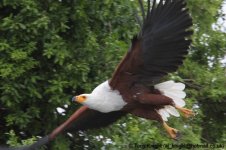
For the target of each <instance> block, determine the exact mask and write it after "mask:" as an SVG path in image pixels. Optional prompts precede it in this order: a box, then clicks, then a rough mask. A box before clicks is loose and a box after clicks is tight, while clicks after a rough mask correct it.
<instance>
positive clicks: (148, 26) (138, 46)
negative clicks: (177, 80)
mask: <svg viewBox="0 0 226 150" xmlns="http://www.w3.org/2000/svg"><path fill="white" fill-rule="evenodd" d="M191 26H192V19H191V17H190V16H189V13H188V9H187V8H186V3H185V0H161V1H160V2H159V3H158V4H156V0H154V2H153V4H152V9H151V10H148V13H147V15H146V18H145V20H144V22H143V26H142V29H141V31H140V33H139V35H138V36H135V37H134V39H133V40H132V46H131V48H130V50H129V51H128V52H127V54H126V56H125V57H124V59H123V60H122V62H121V63H120V65H119V67H118V68H117V69H116V71H115V73H114V74H113V77H112V79H111V80H110V82H109V83H110V85H111V87H112V88H113V89H117V86H118V84H120V78H121V77H123V75H125V74H127V76H128V75H130V76H132V77H131V79H133V80H134V82H138V83H142V84H151V83H154V82H155V81H157V80H158V79H160V78H162V77H163V76H164V75H166V74H168V73H170V72H174V71H176V70H177V69H178V67H179V66H180V65H181V64H182V63H183V59H184V57H185V55H186V54H187V53H188V48H189V45H190V43H191V40H190V35H192V33H193V32H192V31H191V30H190V27H191Z"/></svg>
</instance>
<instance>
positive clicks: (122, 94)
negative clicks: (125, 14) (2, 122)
mask: <svg viewBox="0 0 226 150" xmlns="http://www.w3.org/2000/svg"><path fill="white" fill-rule="evenodd" d="M185 1H186V0H160V2H158V3H157V2H156V0H154V1H153V3H152V5H151V4H150V0H149V1H148V10H147V13H146V15H145V13H144V9H143V4H142V1H141V0H139V2H140V5H141V8H142V9H141V10H142V14H143V22H142V23H141V29H140V32H139V33H138V34H137V35H135V36H134V37H133V39H132V40H131V46H130V48H129V50H128V51H127V53H126V54H125V56H124V58H123V59H122V61H121V62H120V63H119V65H118V67H117V68H116V70H115V72H114V73H113V75H112V78H111V79H109V80H107V81H105V82H103V83H101V84H100V85H98V86H97V87H96V88H95V89H94V90H93V91H92V92H91V93H90V94H81V95H78V96H75V97H73V98H72V100H73V101H75V102H79V103H81V104H82V105H83V106H81V107H80V108H79V109H78V110H76V111H75V112H74V114H72V115H71V117H70V118H69V119H68V120H66V121H65V122H64V123H63V124H61V125H60V126H59V127H57V128H56V129H55V130H53V131H52V132H51V133H50V134H49V135H47V136H45V137H43V138H41V139H39V140H38V141H37V142H36V143H34V144H32V145H30V146H25V147H22V148H13V149H14V150H19V149H20V150H32V149H37V148H38V147H40V146H41V145H44V144H46V143H48V142H49V141H51V140H53V139H54V138H55V137H56V136H57V135H58V134H59V133H61V132H63V131H70V130H72V131H77V130H86V129H91V128H100V127H105V126H107V125H109V124H112V123H113V122H115V121H116V120H118V119H119V118H121V117H122V116H125V115H126V114H128V113H129V114H132V115H135V116H138V117H141V118H145V119H149V120H156V121H158V122H159V123H161V124H162V125H163V127H164V128H165V130H166V132H167V133H168V134H169V136H170V137H171V138H172V139H177V138H178V136H179V131H178V130H177V129H175V128H172V127H170V126H169V125H168V124H167V123H166V122H167V120H168V117H170V116H176V117H179V116H180V113H182V114H183V115H184V116H185V117H189V116H192V115H194V114H193V112H192V110H189V109H187V108H184V106H185V101H184V100H183V99H184V98H185V96H186V93H185V92H184V88H185V85H184V84H183V83H176V82H174V81H165V82H162V83H160V80H161V79H162V78H163V77H164V76H165V75H167V74H168V73H172V72H175V71H176V70H177V69H178V67H179V66H180V65H181V64H182V63H183V59H184V58H185V55H186V54H187V53H188V49H189V46H190V44H191V35H192V33H193V32H192V30H191V26H192V19H191V17H190V15H189V12H188V8H186V2H185ZM150 7H151V8H150ZM140 22H141V21H140ZM178 111H179V112H180V113H179V112H178ZM2 149H7V150H8V149H12V148H2Z"/></svg>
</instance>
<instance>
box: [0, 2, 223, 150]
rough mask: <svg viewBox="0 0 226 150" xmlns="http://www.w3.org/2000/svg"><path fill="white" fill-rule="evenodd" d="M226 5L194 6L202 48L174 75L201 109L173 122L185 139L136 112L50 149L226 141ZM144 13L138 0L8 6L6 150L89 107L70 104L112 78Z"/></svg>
mask: <svg viewBox="0 0 226 150" xmlns="http://www.w3.org/2000/svg"><path fill="white" fill-rule="evenodd" d="M222 4H223V0H210V1H206V0H189V1H188V7H189V8H190V12H191V15H192V18H193V23H194V27H193V28H194V31H195V33H194V36H193V44H192V46H191V48H190V53H189V55H188V57H187V59H186V61H185V63H184V65H183V66H182V67H181V68H180V69H179V70H178V72H176V73H173V74H170V75H169V76H168V78H171V79H174V80H177V81H180V82H184V83H185V84H186V86H187V88H186V92H187V93H188V94H187V98H186V101H187V107H188V108H193V110H194V111H195V112H196V116H195V117H194V118H190V119H185V118H172V119H170V121H169V124H170V125H171V126H172V127H175V128H177V129H179V130H180V131H181V132H182V138H181V140H179V141H172V140H171V139H169V138H168V136H167V134H166V132H165V131H164V129H163V128H162V127H161V125H159V124H158V123H157V122H154V121H147V120H144V119H140V118H137V117H133V116H131V115H128V116H126V117H124V118H122V119H121V120H119V121H118V122H116V123H115V124H114V125H112V126H110V127H108V128H104V129H100V130H90V131H87V132H75V133H68V134H64V135H61V136H59V137H58V138H57V139H56V140H55V141H53V142H52V143H51V144H49V145H48V146H46V147H45V148H44V149H46V148H47V149H53V150H67V149H92V148H95V149H101V148H103V149H104V148H105V149H126V147H125V146H128V145H129V144H134V143H138V144H167V143H174V144H180V143H193V144H200V143H226V132H225V131H226V127H225V124H226V112H225V108H226V75H225V73H226V71H225V70H226V69H225V66H226V64H223V63H222V59H223V58H224V57H225V54H226V33H225V31H222V30H221V28H220V25H219V24H218V23H217V20H218V18H220V17H225V16H224V14H223V12H222V11H221V7H222ZM138 8H139V6H138V3H137V1H133V0H131V1H128V0H114V1H113V0H105V1H101V0H98V1H83V0H39V1H37V0H2V1H0V93H1V95H0V144H1V145H2V144H6V143H7V144H8V145H11V146H18V145H23V144H28V143H32V142H34V141H35V140H36V139H37V136H43V135H46V134H48V133H49V132H50V131H52V130H53V129H54V128H55V127H56V126H58V125H59V124H61V123H62V122H63V121H64V120H66V119H67V118H68V117H69V116H70V114H72V113H73V112H74V111H75V110H76V109H77V108H78V107H80V105H79V104H75V103H71V102H70V99H71V97H72V96H73V95H77V94H80V93H84V92H90V91H91V90H92V89H93V88H94V87H95V86H96V85H98V84H99V83H101V82H103V81H105V80H106V79H108V78H109V77H111V73H112V72H113V70H114V68H115V66H116V65H117V64H118V62H119V61H120V59H121V58H122V57H123V55H124V53H126V51H127V49H128V48H129V44H130V39H131V38H132V36H133V35H134V34H136V33H137V32H138V31H139V26H138V24H137V22H136V20H135V15H134V12H135V10H136V9H138ZM59 107H60V108H61V110H63V111H64V112H63V113H62V112H60V111H59ZM57 108H58V109H57Z"/></svg>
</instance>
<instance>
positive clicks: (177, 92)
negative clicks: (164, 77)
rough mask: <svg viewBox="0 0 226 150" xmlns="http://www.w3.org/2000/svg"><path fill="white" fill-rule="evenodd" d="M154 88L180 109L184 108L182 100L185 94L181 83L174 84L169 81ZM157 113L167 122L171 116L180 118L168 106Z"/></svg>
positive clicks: (173, 109) (176, 112) (172, 108)
mask: <svg viewBox="0 0 226 150" xmlns="http://www.w3.org/2000/svg"><path fill="white" fill-rule="evenodd" d="M154 88H155V89H157V90H159V91H160V92H161V94H162V95H165V96H167V97H169V98H171V99H173V101H174V103H175V104H176V105H178V106H180V107H183V106H185V101H184V100H183V98H185V97H186V93H185V92H184V89H185V85H184V84H183V83H175V82H174V81H172V80H170V81H166V82H163V83H159V84H156V85H155V86H154ZM158 113H159V114H160V115H161V117H162V119H163V120H164V121H167V120H168V119H167V118H168V117H170V115H173V116H175V117H179V116H180V114H179V113H178V111H177V110H176V109H175V108H174V107H172V106H170V105H167V106H164V108H162V109H159V110H158Z"/></svg>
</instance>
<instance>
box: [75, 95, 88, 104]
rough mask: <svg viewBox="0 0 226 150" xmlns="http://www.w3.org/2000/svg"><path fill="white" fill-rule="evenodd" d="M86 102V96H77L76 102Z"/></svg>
mask: <svg viewBox="0 0 226 150" xmlns="http://www.w3.org/2000/svg"><path fill="white" fill-rule="evenodd" d="M85 100H86V96H81V95H79V96H75V101H76V102H79V103H82V102H84V101H85Z"/></svg>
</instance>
